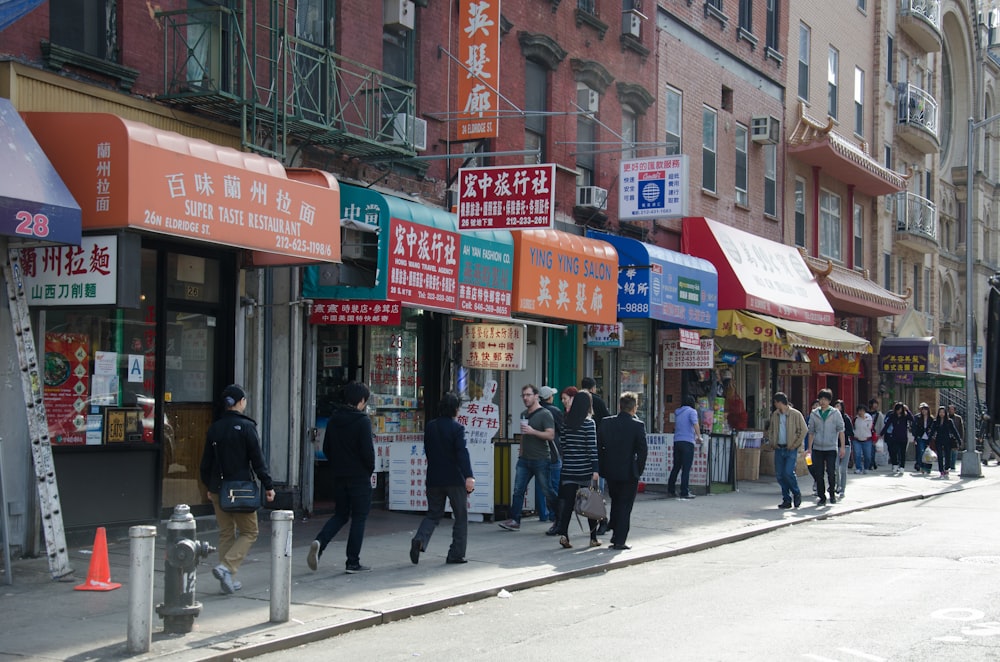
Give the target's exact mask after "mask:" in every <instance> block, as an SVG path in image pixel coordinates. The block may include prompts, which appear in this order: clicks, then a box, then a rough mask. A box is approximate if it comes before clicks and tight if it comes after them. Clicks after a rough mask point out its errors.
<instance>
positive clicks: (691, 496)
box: [677, 494, 694, 500]
mask: <svg viewBox="0 0 1000 662" xmlns="http://www.w3.org/2000/svg"><path fill="white" fill-rule="evenodd" d="M677 498H678V499H684V500H691V499H693V498H694V495H693V494H682V495H680V496H679V497H677Z"/></svg>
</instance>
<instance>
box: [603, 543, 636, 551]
mask: <svg viewBox="0 0 1000 662" xmlns="http://www.w3.org/2000/svg"><path fill="white" fill-rule="evenodd" d="M608 547H610V548H611V549H618V550H623V549H632V548H631V547H629V546H628V545H619V544H618V543H611V544H610V545H608Z"/></svg>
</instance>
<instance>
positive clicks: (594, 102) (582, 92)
mask: <svg viewBox="0 0 1000 662" xmlns="http://www.w3.org/2000/svg"><path fill="white" fill-rule="evenodd" d="M576 105H578V106H580V108H582V109H583V110H584V111H585V112H588V113H596V112H597V110H598V109H599V108H600V106H601V95H599V94H598V93H597V92H595V91H594V90H592V89H590V88H589V87H581V88H580V89H578V90H577V91H576Z"/></svg>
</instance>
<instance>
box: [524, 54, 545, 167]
mask: <svg viewBox="0 0 1000 662" xmlns="http://www.w3.org/2000/svg"><path fill="white" fill-rule="evenodd" d="M548 73H549V72H548V71H547V70H546V68H545V67H544V66H542V65H540V64H538V63H537V62H534V61H532V60H527V61H526V62H525V63H524V110H525V112H526V113H527V115H526V116H525V118H524V148H525V149H537V150H540V151H539V156H538V157H535V156H531V155H525V157H524V161H525V163H545V162H546V158H545V155H546V144H545V142H546V141H545V134H546V128H547V122H546V117H545V115H544V114H543V113H544V112H545V110H546V109H547V108H548V98H549V76H548Z"/></svg>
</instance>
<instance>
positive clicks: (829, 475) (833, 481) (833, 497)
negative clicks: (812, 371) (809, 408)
mask: <svg viewBox="0 0 1000 662" xmlns="http://www.w3.org/2000/svg"><path fill="white" fill-rule="evenodd" d="M817 399H818V400H819V409H817V410H815V411H813V412H812V413H811V414H810V416H809V441H810V444H809V452H810V453H811V454H812V465H813V476H814V477H815V478H816V490H817V494H818V495H819V502H818V505H820V506H825V505H826V494H825V492H826V488H825V486H824V480H823V479H824V475H825V478H826V482H829V483H830V503H837V457H844V455H845V454H846V452H847V450H846V447H845V445H844V444H845V440H844V417H843V416H842V415H841V413H840V412H839V411H837V410H836V409H834V408H833V407H831V406H830V403H831V402H833V391H831V390H830V389H828V388H825V389H823V390H821V391H820V392H819V395H818V396H817Z"/></svg>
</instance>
